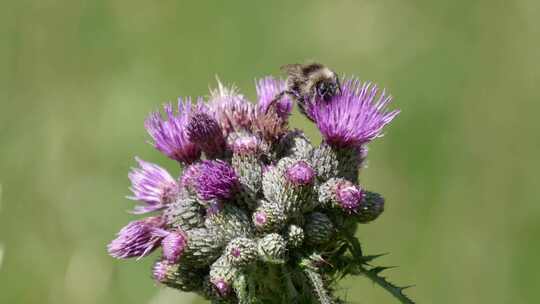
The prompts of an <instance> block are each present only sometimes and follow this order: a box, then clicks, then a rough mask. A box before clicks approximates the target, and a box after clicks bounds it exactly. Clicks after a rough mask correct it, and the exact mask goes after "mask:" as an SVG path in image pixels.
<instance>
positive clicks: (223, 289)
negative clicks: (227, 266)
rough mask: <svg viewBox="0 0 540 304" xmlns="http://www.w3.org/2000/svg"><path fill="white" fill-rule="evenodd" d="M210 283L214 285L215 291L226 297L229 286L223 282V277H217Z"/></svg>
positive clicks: (229, 289)
mask: <svg viewBox="0 0 540 304" xmlns="http://www.w3.org/2000/svg"><path fill="white" fill-rule="evenodd" d="M212 284H213V285H214V287H216V290H217V292H218V293H219V295H220V296H222V297H226V296H227V295H228V294H229V292H230V291H231V286H230V285H229V284H228V283H227V282H225V280H224V279H217V280H215V281H213V282H212Z"/></svg>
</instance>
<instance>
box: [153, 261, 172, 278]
mask: <svg viewBox="0 0 540 304" xmlns="http://www.w3.org/2000/svg"><path fill="white" fill-rule="evenodd" d="M171 266H172V264H171V263H169V262H167V261H157V262H156V263H155V264H154V266H153V267H152V277H153V278H154V280H156V281H157V282H159V283H164V282H166V281H167V276H168V274H169V272H170V270H171Z"/></svg>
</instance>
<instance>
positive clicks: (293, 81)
mask: <svg viewBox="0 0 540 304" xmlns="http://www.w3.org/2000/svg"><path fill="white" fill-rule="evenodd" d="M281 70H282V71H283V72H285V73H286V74H287V76H288V77H287V81H286V88H285V90H284V91H283V92H281V93H279V94H277V95H276V97H275V98H274V101H277V100H279V99H280V98H282V97H283V96H284V95H285V94H286V95H287V96H289V97H291V98H292V99H293V100H295V101H296V103H297V104H298V109H299V110H300V112H301V113H302V114H304V115H305V116H307V117H308V118H310V117H309V115H307V113H306V106H307V104H308V103H310V102H313V100H314V99H321V100H324V101H329V100H330V99H331V98H332V97H333V96H334V95H336V94H338V93H340V92H341V87H340V84H339V78H338V76H337V75H336V73H334V72H333V71H332V70H330V69H329V68H328V67H326V66H324V65H323V64H320V63H316V62H314V63H308V64H287V65H284V66H282V67H281ZM310 119H311V118H310Z"/></svg>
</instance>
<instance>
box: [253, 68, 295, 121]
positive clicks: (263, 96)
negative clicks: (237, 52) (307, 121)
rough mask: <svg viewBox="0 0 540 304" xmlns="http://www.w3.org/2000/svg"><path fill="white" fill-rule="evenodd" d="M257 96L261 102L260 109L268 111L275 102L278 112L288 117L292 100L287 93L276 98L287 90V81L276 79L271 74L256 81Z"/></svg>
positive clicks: (264, 111)
mask: <svg viewBox="0 0 540 304" xmlns="http://www.w3.org/2000/svg"><path fill="white" fill-rule="evenodd" d="M255 87H256V89H257V97H258V100H259V104H258V105H257V107H258V111H259V112H262V113H266V112H267V111H268V108H269V107H270V106H271V105H272V103H273V102H275V103H276V104H275V106H276V109H277V110H276V112H277V114H278V115H279V116H280V117H281V118H285V119H286V118H287V117H288V116H289V115H290V114H291V111H292V105H293V104H292V100H291V99H290V98H289V96H287V95H286V94H283V96H281V98H278V99H276V97H277V96H278V94H281V93H282V92H284V91H285V88H286V85H285V81H284V80H281V79H275V78H273V77H271V76H269V77H265V78H263V79H260V80H258V81H257V82H256V86H255Z"/></svg>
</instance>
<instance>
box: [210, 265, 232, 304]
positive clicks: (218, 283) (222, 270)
mask: <svg viewBox="0 0 540 304" xmlns="http://www.w3.org/2000/svg"><path fill="white" fill-rule="evenodd" d="M237 275H238V269H237V268H236V267H234V266H232V265H231V263H229V261H228V260H227V259H226V258H225V257H224V256H221V257H219V258H218V259H217V260H216V261H215V262H214V263H213V264H212V265H211V266H210V282H211V283H212V285H214V288H215V290H216V291H217V292H218V294H219V295H220V296H221V297H227V296H228V295H229V294H230V292H231V288H232V285H233V283H234V280H235V278H236V277H237Z"/></svg>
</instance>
